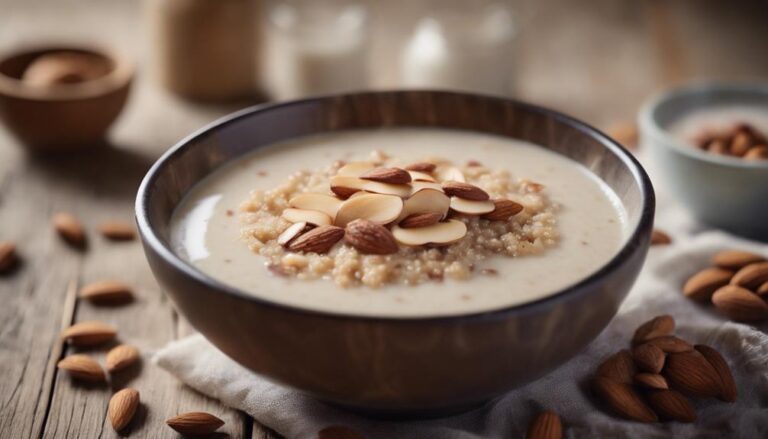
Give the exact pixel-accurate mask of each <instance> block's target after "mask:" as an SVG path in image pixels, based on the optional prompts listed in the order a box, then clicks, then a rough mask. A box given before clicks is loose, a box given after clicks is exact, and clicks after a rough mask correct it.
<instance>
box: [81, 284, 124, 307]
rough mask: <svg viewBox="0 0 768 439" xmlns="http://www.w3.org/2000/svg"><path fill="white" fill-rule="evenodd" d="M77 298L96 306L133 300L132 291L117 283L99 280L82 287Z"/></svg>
mask: <svg viewBox="0 0 768 439" xmlns="http://www.w3.org/2000/svg"><path fill="white" fill-rule="evenodd" d="M79 297H80V298H81V299H85V300H90V301H91V302H94V303H98V304H122V303H126V302H130V301H131V300H133V289H132V288H131V287H130V286H128V285H127V284H124V283H122V282H119V281H114V280H101V281H96V282H92V283H89V284H87V285H84V286H83V287H82V288H81V289H80V294H79Z"/></svg>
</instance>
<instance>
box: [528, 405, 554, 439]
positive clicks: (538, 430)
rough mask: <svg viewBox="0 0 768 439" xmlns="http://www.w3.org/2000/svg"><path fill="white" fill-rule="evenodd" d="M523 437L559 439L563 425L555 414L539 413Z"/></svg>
mask: <svg viewBox="0 0 768 439" xmlns="http://www.w3.org/2000/svg"><path fill="white" fill-rule="evenodd" d="M525 437H526V439H561V438H562V437H563V423H562V422H561V421H560V417H559V416H557V414H556V413H555V412H551V411H545V412H541V413H539V415H538V416H536V419H534V420H533V422H532V423H531V425H530V426H529V427H528V433H527V434H526V435H525Z"/></svg>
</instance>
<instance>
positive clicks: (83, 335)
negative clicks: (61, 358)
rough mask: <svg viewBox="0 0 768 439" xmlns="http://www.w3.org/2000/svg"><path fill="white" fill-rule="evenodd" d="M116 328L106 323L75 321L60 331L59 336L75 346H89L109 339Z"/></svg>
mask: <svg viewBox="0 0 768 439" xmlns="http://www.w3.org/2000/svg"><path fill="white" fill-rule="evenodd" d="M116 335H117V329H115V328H114V327H113V326H110V325H107V324H106V323H102V322H97V321H86V322H80V323H75V324H74V325H72V326H70V327H69V328H67V329H65V330H64V331H62V333H61V338H62V339H64V340H67V341H68V342H69V343H71V344H73V345H75V346H82V347H89V346H96V345H99V344H102V343H106V342H108V341H111V340H112V339H114V338H115V336H116Z"/></svg>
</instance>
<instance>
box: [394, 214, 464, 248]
mask: <svg viewBox="0 0 768 439" xmlns="http://www.w3.org/2000/svg"><path fill="white" fill-rule="evenodd" d="M392 234H393V235H394V236H395V239H396V240H397V242H399V243H401V244H403V245H409V246H418V245H426V244H432V245H448V244H451V243H454V242H456V241H458V240H459V239H461V238H463V237H464V236H465V235H466V234H467V225H466V224H464V223H463V222H461V221H458V220H448V221H446V222H443V223H437V224H435V225H432V226H427V227H419V228H418V229H405V228H402V227H399V226H395V227H393V228H392Z"/></svg>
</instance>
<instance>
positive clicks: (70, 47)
mask: <svg viewBox="0 0 768 439" xmlns="http://www.w3.org/2000/svg"><path fill="white" fill-rule="evenodd" d="M60 51H61V52H64V51H74V52H84V53H89V54H91V55H96V56H99V57H102V58H104V59H106V60H108V61H110V62H112V63H113V65H114V68H113V69H112V70H111V71H110V72H108V73H107V74H106V75H104V76H101V77H99V78H96V79H93V80H91V81H86V82H83V83H79V84H68V85H66V86H52V87H45V88H43V87H34V86H30V85H29V84H26V83H25V82H24V81H21V80H19V79H18V78H14V77H11V76H8V75H5V74H3V73H2V72H0V95H4V96H8V97H13V98H17V99H25V100H30V101H37V102H60V101H78V100H85V99H92V98H96V97H100V96H104V95H107V94H109V93H112V92H114V91H115V90H119V89H121V88H123V87H125V86H126V85H127V84H129V83H130V82H131V80H132V79H133V76H134V75H135V72H136V65H135V63H134V62H133V61H132V60H131V59H130V57H128V56H127V55H126V54H124V53H122V52H121V51H118V50H116V49H114V48H110V47H106V46H101V45H98V44H80V43H72V44H69V43H50V44H34V45H27V46H22V47H17V48H15V49H13V50H9V51H6V52H3V53H2V54H0V62H3V61H6V60H8V59H10V58H14V57H19V56H24V55H30V54H35V53H39V54H41V55H42V54H45V53H50V52H60Z"/></svg>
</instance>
